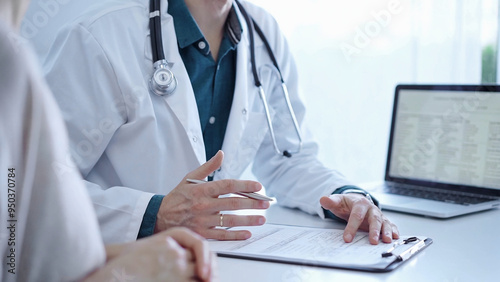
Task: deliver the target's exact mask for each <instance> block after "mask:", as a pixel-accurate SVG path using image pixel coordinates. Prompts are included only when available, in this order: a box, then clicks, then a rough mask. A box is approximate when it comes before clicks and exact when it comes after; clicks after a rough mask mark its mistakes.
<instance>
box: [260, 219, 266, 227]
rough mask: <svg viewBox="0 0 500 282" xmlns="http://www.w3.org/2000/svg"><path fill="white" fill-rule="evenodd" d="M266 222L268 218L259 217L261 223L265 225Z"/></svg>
mask: <svg viewBox="0 0 500 282" xmlns="http://www.w3.org/2000/svg"><path fill="white" fill-rule="evenodd" d="M264 223H266V220H265V219H264V218H263V217H261V218H259V225H263V224H264Z"/></svg>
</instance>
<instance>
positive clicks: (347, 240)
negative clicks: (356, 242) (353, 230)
mask: <svg viewBox="0 0 500 282" xmlns="http://www.w3.org/2000/svg"><path fill="white" fill-rule="evenodd" d="M345 240H346V242H351V241H352V235H351V234H347V235H345Z"/></svg>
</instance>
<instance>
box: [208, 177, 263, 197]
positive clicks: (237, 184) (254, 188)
mask: <svg viewBox="0 0 500 282" xmlns="http://www.w3.org/2000/svg"><path fill="white" fill-rule="evenodd" d="M210 184H211V185H210V186H209V187H207V188H206V189H207V195H209V196H211V197H217V196H219V195H225V194H229V193H237V192H258V191H260V190H261V189H262V184H260V183H259V182H257V181H252V180H236V179H224V180H217V181H212V182H210Z"/></svg>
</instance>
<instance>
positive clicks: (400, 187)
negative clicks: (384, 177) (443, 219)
mask: <svg viewBox="0 0 500 282" xmlns="http://www.w3.org/2000/svg"><path fill="white" fill-rule="evenodd" d="M384 192H386V193H389V194H396V195H403V196H410V197H415V198H421V199H428V200H434V201H440V202H447V203H454V204H460V205H473V204H479V203H484V202H489V201H493V200H496V199H495V198H492V197H483V196H475V195H471V194H466V193H460V192H453V191H445V192H442V191H439V190H435V189H431V188H426V187H421V186H415V185H408V184H400V183H386V185H385V187H384Z"/></svg>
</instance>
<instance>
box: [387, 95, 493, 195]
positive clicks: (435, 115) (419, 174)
mask: <svg viewBox="0 0 500 282" xmlns="http://www.w3.org/2000/svg"><path fill="white" fill-rule="evenodd" d="M394 103H395V107H394V112H393V120H392V128H391V139H390V144H389V155H388V160H387V161H388V163H387V169H386V170H387V171H386V179H388V180H410V181H411V180H415V181H422V182H425V183H444V184H452V185H460V186H474V187H483V188H493V189H496V190H500V87H499V86H471V85H469V86H457V85H454V86H451V85H449V86H446V85H439V86H436V85H435V86H431V85H427V86H426V85H417V86H415V85H413V86H412V85H399V86H398V87H397V88H396V97H395V101H394Z"/></svg>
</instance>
